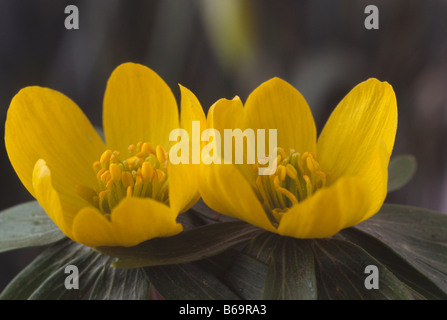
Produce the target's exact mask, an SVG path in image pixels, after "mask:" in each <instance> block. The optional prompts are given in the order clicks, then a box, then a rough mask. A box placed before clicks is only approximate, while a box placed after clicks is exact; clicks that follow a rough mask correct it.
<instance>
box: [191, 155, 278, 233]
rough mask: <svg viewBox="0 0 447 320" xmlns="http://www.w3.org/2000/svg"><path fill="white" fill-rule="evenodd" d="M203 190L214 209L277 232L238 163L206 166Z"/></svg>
mask: <svg viewBox="0 0 447 320" xmlns="http://www.w3.org/2000/svg"><path fill="white" fill-rule="evenodd" d="M199 190H200V195H201V196H202V199H203V201H204V202H205V203H206V204H207V205H208V206H209V207H210V208H211V209H213V210H215V211H217V212H220V213H222V214H225V215H228V216H231V217H234V218H238V219H241V220H244V221H246V222H248V223H250V224H252V225H255V226H257V227H260V228H263V229H265V230H268V231H272V232H276V229H275V228H274V227H273V225H272V224H271V223H270V221H269V219H268V218H267V215H266V213H265V212H264V209H263V207H262V205H261V203H260V201H259V200H258V198H257V197H256V195H255V193H254V191H253V189H252V188H251V186H250V184H249V183H248V181H247V180H246V179H245V178H244V177H243V175H242V174H241V172H240V171H239V170H238V169H237V168H236V167H235V166H234V165H228V164H210V165H202V166H201V167H200V180H199Z"/></svg>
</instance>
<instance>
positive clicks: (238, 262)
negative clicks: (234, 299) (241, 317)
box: [225, 253, 268, 300]
mask: <svg viewBox="0 0 447 320" xmlns="http://www.w3.org/2000/svg"><path fill="white" fill-rule="evenodd" d="M267 270H268V267H267V265H265V264H264V263H262V262H261V261H258V260H256V259H254V258H252V257H250V256H249V255H246V254H243V253H241V254H239V255H238V256H237V258H236V259H235V260H234V261H233V263H232V264H231V267H230V268H229V270H228V272H227V273H226V275H225V284H227V285H228V286H229V287H230V288H231V289H232V290H233V291H234V292H236V293H237V294H238V295H239V296H240V297H241V298H242V299H246V300H259V299H262V296H263V294H264V281H265V277H266V275H267Z"/></svg>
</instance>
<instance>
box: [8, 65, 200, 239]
mask: <svg viewBox="0 0 447 320" xmlns="http://www.w3.org/2000/svg"><path fill="white" fill-rule="evenodd" d="M180 91H181V110H182V114H181V116H182V119H181V124H187V123H190V121H192V120H194V119H195V120H200V119H201V117H202V116H203V118H204V117H205V116H204V114H203V111H202V108H201V106H200V104H199V102H198V100H197V99H196V97H195V96H194V95H193V94H192V92H190V91H189V90H188V89H186V88H184V87H182V86H180ZM179 124H180V123H179V111H178V107H177V103H176V100H175V97H174V95H173V94H172V92H171V90H170V89H169V87H168V86H167V85H166V83H165V82H164V81H163V80H162V79H161V78H160V77H159V76H158V75H157V74H156V73H155V72H153V71H152V70H150V69H148V68H146V67H144V66H142V65H138V64H133V63H125V64H122V65H120V66H118V67H117V68H116V69H115V70H114V72H113V73H112V75H111V76H110V78H109V81H108V83H107V88H106V91H105V96H104V110H103V126H104V135H105V140H106V143H104V142H103V140H102V139H101V138H100V137H99V135H98V134H97V133H96V131H95V130H94V128H93V126H92V125H91V124H90V122H89V120H88V119H87V118H86V116H85V115H84V114H83V112H82V111H81V110H80V109H79V108H78V106H77V105H76V104H75V103H74V102H73V101H71V100H70V99H69V98H67V97H66V96H64V95H63V94H61V93H59V92H57V91H54V90H51V89H48V88H42V87H27V88H24V89H22V90H21V91H20V92H19V93H17V95H16V96H15V97H14V98H13V99H12V101H11V105H10V107H9V110H8V114H7V120H6V127H5V144H6V149H7V152H8V156H9V159H10V161H11V163H12V165H13V167H14V169H15V171H16V172H17V175H18V176H19V178H20V180H21V181H22V183H23V184H24V185H25V187H26V188H27V189H28V191H29V192H30V193H31V194H32V195H33V196H34V197H35V198H36V199H37V200H38V201H39V203H40V204H41V206H42V207H43V208H44V209H45V211H46V212H47V214H48V215H49V216H50V218H51V219H52V220H53V221H54V222H55V223H56V224H57V225H58V227H59V228H60V229H61V230H62V231H63V232H64V233H65V234H66V235H67V236H68V237H69V238H71V239H73V240H75V241H77V242H79V243H82V244H84V245H87V246H91V247H97V246H134V245H137V244H138V243H140V242H143V241H145V240H149V239H151V238H154V237H164V236H171V235H174V234H177V233H179V232H181V231H182V226H181V224H179V223H178V222H177V221H176V219H177V216H178V214H179V213H181V212H183V211H185V210H187V209H188V208H189V207H191V206H192V205H193V204H194V203H195V202H196V201H197V200H198V198H199V194H198V186H197V181H196V180H197V179H196V177H195V176H194V174H195V172H194V170H196V169H198V168H197V167H194V166H190V167H186V166H185V165H176V166H173V165H171V164H170V163H169V161H168V160H167V150H168V149H169V147H170V145H171V144H172V143H173V142H170V141H169V134H170V132H171V130H173V129H177V128H179ZM189 127H190V126H189ZM185 129H186V130H190V128H188V126H187V125H186V126H185ZM186 169H188V170H186Z"/></svg>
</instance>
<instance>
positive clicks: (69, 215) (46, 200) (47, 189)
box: [32, 159, 79, 238]
mask: <svg viewBox="0 0 447 320" xmlns="http://www.w3.org/2000/svg"><path fill="white" fill-rule="evenodd" d="M51 180H52V177H51V172H50V169H49V168H48V167H47V165H46V163H45V161H44V160H42V159H39V160H38V161H37V162H36V164H35V166H34V170H33V175H32V183H33V190H34V196H35V197H36V200H37V201H38V202H39V204H40V205H41V206H42V208H43V209H44V210H45V212H46V213H47V214H48V216H49V217H50V218H51V220H53V222H54V223H55V224H56V225H57V226H58V227H59V229H61V230H62V232H63V233H64V234H65V235H66V236H67V237H69V238H72V233H71V226H72V223H73V218H74V216H75V215H76V213H77V212H78V210H79V209H78V208H75V207H72V206H70V205H68V204H66V203H63V202H61V200H60V197H59V194H58V192H57V191H56V190H55V189H54V187H53V183H52V181H51Z"/></svg>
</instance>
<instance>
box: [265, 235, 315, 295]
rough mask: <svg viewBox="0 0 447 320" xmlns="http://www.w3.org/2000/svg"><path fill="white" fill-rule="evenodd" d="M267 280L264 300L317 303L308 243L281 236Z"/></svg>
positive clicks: (310, 251)
mask: <svg viewBox="0 0 447 320" xmlns="http://www.w3.org/2000/svg"><path fill="white" fill-rule="evenodd" d="M278 238H279V240H278V241H276V243H275V248H274V249H273V256H272V259H271V262H270V265H269V269H268V273H267V277H266V279H265V288H264V297H263V298H264V299H268V300H272V299H274V300H292V299H293V300H315V299H317V281H316V277H315V268H314V257H313V253H312V250H311V248H310V242H309V241H307V240H298V239H293V238H288V237H279V236H278Z"/></svg>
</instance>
